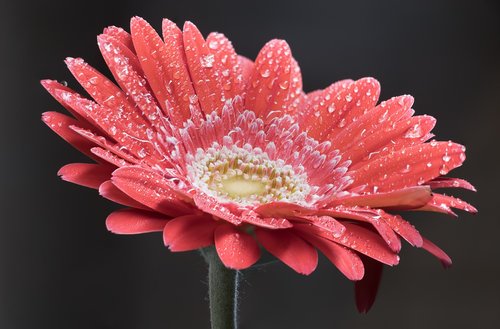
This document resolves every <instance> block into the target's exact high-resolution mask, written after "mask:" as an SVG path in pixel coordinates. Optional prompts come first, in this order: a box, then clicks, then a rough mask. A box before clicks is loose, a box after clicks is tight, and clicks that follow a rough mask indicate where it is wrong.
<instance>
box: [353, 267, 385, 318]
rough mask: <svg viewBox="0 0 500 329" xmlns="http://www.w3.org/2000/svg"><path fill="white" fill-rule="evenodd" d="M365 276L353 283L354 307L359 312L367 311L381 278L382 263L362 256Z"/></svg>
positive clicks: (375, 295) (373, 299)
mask: <svg viewBox="0 0 500 329" xmlns="http://www.w3.org/2000/svg"><path fill="white" fill-rule="evenodd" d="M363 263H364V265H365V276H364V277H363V279H362V280H360V281H357V282H355V283H354V291H355V299H356V307H357V309H358V312H360V313H368V311H369V310H370V308H371V307H372V305H373V303H374V302H375V298H376V297H377V292H378V288H379V285H380V281H381V279H382V270H383V265H382V263H379V262H376V261H374V260H372V259H370V258H367V257H364V259H363Z"/></svg>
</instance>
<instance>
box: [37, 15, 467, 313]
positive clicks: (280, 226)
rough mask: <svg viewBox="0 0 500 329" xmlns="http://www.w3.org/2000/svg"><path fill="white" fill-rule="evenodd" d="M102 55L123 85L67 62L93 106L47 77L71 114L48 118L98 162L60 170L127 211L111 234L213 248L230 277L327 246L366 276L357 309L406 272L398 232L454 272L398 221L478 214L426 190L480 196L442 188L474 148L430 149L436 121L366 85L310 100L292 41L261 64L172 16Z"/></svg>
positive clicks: (269, 51)
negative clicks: (406, 213)
mask: <svg viewBox="0 0 500 329" xmlns="http://www.w3.org/2000/svg"><path fill="white" fill-rule="evenodd" d="M98 44H99V48H100V50H101V52H102V55H103V56H104V59H105V61H106V63H107V65H108V66H109V68H110V70H111V73H112V74H113V76H114V78H115V80H116V82H117V84H118V86H117V85H115V84H114V83H113V82H111V81H110V80H108V79H107V78H106V77H105V76H104V75H102V74H100V73H99V72H97V71H96V70H95V69H93V68H92V67H90V66H89V65H88V64H86V63H85V62H84V61H83V60H82V59H74V58H68V59H67V60H66V64H67V65H68V67H69V69H70V71H71V72H72V73H73V75H74V76H75V78H76V79H77V80H78V82H79V83H80V84H81V85H82V86H83V87H84V88H85V90H86V91H87V92H88V93H89V95H90V96H91V97H92V98H93V99H94V100H93V101H92V100H89V99H87V98H84V97H83V96H80V95H79V94H77V93H76V92H74V91H72V90H70V89H69V88H67V87H66V86H64V85H62V84H60V83H58V82H56V81H52V80H44V81H42V84H43V86H44V87H45V88H46V89H47V90H48V91H49V92H50V93H51V94H52V96H54V97H55V98H56V99H57V100H58V101H59V102H60V103H61V104H62V105H63V106H64V107H65V108H66V109H67V110H68V111H70V112H71V114H73V116H74V118H71V117H68V116H65V115H63V114H60V113H57V112H47V113H44V115H43V120H44V122H45V123H47V125H48V126H49V127H50V128H51V129H53V130H54V131H55V132H56V133H57V134H58V135H60V136H61V137H62V138H64V139H65V140H66V141H68V142H69V143H71V144H72V145H73V146H75V147H76V148H77V149H79V150H80V151H82V152H83V153H85V154H87V155H88V156H89V157H91V158H92V159H94V160H95V161H96V163H93V164H87V163H73V164H69V165H66V166H64V167H63V168H61V170H60V171H59V175H61V176H62V178H63V179H64V180H67V181H70V182H73V183H76V184H80V185H83V186H87V187H91V188H95V189H98V190H99V193H100V194H101V195H102V196H104V197H105V198H108V199H110V200H112V201H114V202H117V203H119V204H122V205H125V206H127V207H129V208H126V209H123V210H119V211H116V212H114V213H112V214H111V215H109V217H108V218H107V221H106V225H107V227H108V229H109V230H110V231H112V232H114V233H118V234H138V233H146V232H154V231H162V232H163V239H164V242H165V245H166V246H168V247H169V248H170V250H171V251H187V250H195V249H200V248H203V247H207V246H210V245H213V244H215V248H216V250H217V253H218V255H219V257H220V259H221V260H222V262H223V263H224V264H225V266H227V267H229V268H232V269H244V268H247V267H249V266H251V265H253V264H254V263H255V262H256V261H257V260H258V259H259V257H260V253H261V251H260V247H259V245H261V246H263V247H264V248H265V249H266V250H267V251H269V252H270V253H271V254H273V255H274V256H276V257H277V258H278V259H280V260H281V261H282V262H283V263H285V264H287V265H288V266H290V267H291V268H292V269H294V270H295V271H297V272H298V273H301V274H310V273H311V272H313V271H314V269H315V268H316V265H317V261H318V255H317V250H319V251H321V252H322V253H323V254H324V255H325V256H326V257H327V258H328V259H329V260H330V261H331V262H332V263H333V264H334V265H335V266H336V267H337V268H338V269H339V270H340V271H341V272H342V273H343V274H344V275H345V276H346V277H347V278H349V279H351V280H355V281H358V284H357V292H356V296H357V300H358V308H359V309H360V310H362V311H366V310H367V309H368V308H369V306H370V305H371V303H372V302H373V298H374V294H375V291H376V287H377V284H378V279H379V278H380V273H381V270H382V266H381V265H382V264H387V265H396V264H397V263H398V261H399V257H398V252H399V251H400V248H401V241H400V237H402V238H403V239H404V240H406V241H407V242H409V243H410V244H411V245H413V246H415V247H422V248H423V249H425V250H427V251H429V252H430V253H431V254H433V255H435V256H436V257H438V258H439V260H440V261H441V262H442V263H443V264H444V265H445V266H447V265H450V264H451V260H450V258H449V257H448V256H447V255H446V254H445V253H444V252H443V251H442V250H441V249H439V248H438V247H437V246H435V245H434V244H432V243H431V242H429V241H428V240H426V239H425V238H423V237H422V236H421V235H420V234H419V232H418V231H417V230H416V229H415V228H414V227H413V226H412V225H411V224H410V223H408V222H407V221H405V220H404V219H402V218H401V217H400V216H399V215H395V214H391V213H390V212H391V211H394V210H426V211H435V212H444V213H448V214H454V213H453V211H452V210H451V208H458V209H462V210H465V211H469V212H476V210H475V209H474V208H473V207H472V206H470V205H469V204H467V203H465V202H464V201H461V200H459V199H456V198H453V197H451V196H446V195H443V194H437V193H432V190H433V189H439V188H448V187H462V188H466V189H470V190H474V187H472V185H470V184H469V183H467V182H466V181H464V180H461V179H456V178H448V177H443V175H446V174H447V173H448V172H449V171H451V170H452V169H454V168H456V167H458V166H460V165H461V164H462V162H463V161H464V160H465V148H464V147H463V146H461V145H458V144H455V143H453V142H451V141H450V142H438V141H435V140H432V141H429V140H430V139H431V138H432V137H433V134H432V133H431V130H432V128H433V127H434V125H435V122H436V121H435V119H434V118H432V117H430V116H426V115H423V116H413V114H414V111H413V109H412V108H411V107H412V104H413V98H412V97H411V96H408V95H404V96H399V97H394V98H391V99H389V100H387V101H383V102H381V103H380V104H378V105H377V101H378V97H379V94H380V85H379V83H378V82H377V81H376V80H375V79H373V78H363V79H360V80H357V81H352V80H343V81H340V82H336V83H334V84H332V85H331V86H329V87H327V88H326V89H324V90H318V91H314V92H311V93H308V94H305V93H304V92H303V90H302V80H301V73H300V69H299V66H298V65H297V62H296V61H295V60H294V58H293V57H292V54H291V52H290V49H289V47H288V45H287V43H286V42H285V41H282V40H272V41H270V42H268V43H267V44H266V45H265V46H264V47H263V48H262V50H261V51H260V53H259V55H258V56H257V58H256V60H255V62H252V61H250V60H249V59H247V58H244V57H242V56H239V55H237V54H236V52H235V51H234V49H233V47H232V45H231V43H230V41H229V40H228V39H226V38H225V37H224V36H223V35H222V34H219V33H211V34H210V35H209V36H208V37H207V38H206V39H205V38H203V36H202V35H201V33H200V32H199V31H198V29H197V28H196V27H195V26H194V25H193V24H192V23H189V22H187V23H186V24H185V25H184V29H183V31H181V30H180V29H179V28H178V27H177V26H176V25H175V24H174V23H172V22H171V21H169V20H166V19H165V20H164V21H163V39H162V38H160V36H158V34H157V33H156V32H155V31H154V29H153V28H152V27H151V26H150V25H149V24H148V23H147V22H146V21H144V20H143V19H141V18H133V19H132V22H131V35H130V34H128V33H127V32H125V31H124V30H123V29H121V28H117V27H109V28H107V29H105V30H104V33H103V34H101V35H99V37H98ZM363 278H365V279H363ZM362 279H363V280H362ZM359 280H361V281H359Z"/></svg>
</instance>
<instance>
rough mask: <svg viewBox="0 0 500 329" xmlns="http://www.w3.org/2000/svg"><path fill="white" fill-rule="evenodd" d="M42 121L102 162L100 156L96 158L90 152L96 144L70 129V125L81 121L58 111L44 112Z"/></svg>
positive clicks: (82, 150)
mask: <svg viewBox="0 0 500 329" xmlns="http://www.w3.org/2000/svg"><path fill="white" fill-rule="evenodd" d="M42 121H43V122H44V123H45V124H46V125H47V126H48V127H49V128H50V129H52V130H53V131H54V132H55V133H56V134H58V135H59V136H60V137H61V138H62V139H64V140H65V141H66V142H68V143H69V144H71V146H73V147H74V148H76V149H77V150H78V151H80V152H82V153H83V154H85V155H87V156H89V157H90V158H92V159H96V161H98V162H101V160H100V159H99V158H96V157H95V156H94V155H93V154H92V153H91V152H90V149H91V148H92V147H94V146H95V144H94V143H92V142H90V141H88V140H87V139H85V138H83V137H82V136H80V135H79V134H77V133H76V132H74V131H73V130H72V129H70V126H72V125H78V124H80V122H79V121H77V120H75V119H73V118H70V117H68V116H66V115H64V114H61V113H58V112H45V113H43V114H42Z"/></svg>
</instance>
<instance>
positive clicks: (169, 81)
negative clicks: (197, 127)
mask: <svg viewBox="0 0 500 329" xmlns="http://www.w3.org/2000/svg"><path fill="white" fill-rule="evenodd" d="M165 24H166V23H165ZM130 26H131V30H132V39H133V42H134V46H135V49H136V50H137V56H138V57H139V60H140V62H141V66H142V68H143V70H144V74H145V75H146V77H147V80H148V83H149V85H150V86H151V90H152V91H153V93H154V95H155V96H156V99H157V100H158V103H159V106H160V107H161V108H162V109H163V112H164V113H166V114H167V115H168V116H169V117H170V119H171V121H172V122H173V123H174V124H175V125H176V126H178V127H181V126H182V124H183V122H184V121H186V120H187V119H189V118H190V115H191V111H190V108H189V105H188V104H186V101H185V100H180V99H179V96H180V95H179V94H178V93H186V92H188V93H189V95H188V96H191V97H192V96H193V95H194V90H193V88H192V86H191V81H190V80H189V77H188V74H187V69H186V63H185V60H184V58H183V57H182V56H180V54H182V52H183V47H182V43H180V42H179V41H180V40H179V37H180V35H179V34H176V33H175V32H177V33H180V30H178V29H177V30H175V28H177V27H176V26H175V28H172V30H171V34H170V35H169V39H168V40H167V43H168V45H167V44H165V43H164V42H163V41H162V40H161V38H160V36H159V35H158V34H157V33H156V31H155V30H154V29H153V28H152V27H151V25H149V24H148V23H147V22H146V21H145V20H144V19H142V18H139V17H134V18H132V20H131V23H130ZM167 29H168V28H167ZM169 51H172V52H173V53H172V54H170V53H169ZM171 60H175V62H172V61H171ZM181 76H182V80H183V81H182V82H181V81H178V80H179V79H180V78H181ZM183 95H184V94H183ZM167 103H168V104H170V106H173V108H174V109H173V110H170V109H169V108H168V107H167ZM193 103H194V104H196V105H194V104H193V105H192V106H195V107H196V106H197V102H193Z"/></svg>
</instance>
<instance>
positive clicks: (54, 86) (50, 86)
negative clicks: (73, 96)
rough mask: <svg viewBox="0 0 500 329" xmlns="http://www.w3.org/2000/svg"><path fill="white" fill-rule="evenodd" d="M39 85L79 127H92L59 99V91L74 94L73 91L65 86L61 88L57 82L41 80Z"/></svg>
mask: <svg viewBox="0 0 500 329" xmlns="http://www.w3.org/2000/svg"><path fill="white" fill-rule="evenodd" d="M40 83H41V84H42V86H43V87H44V88H45V89H46V90H47V91H48V92H49V93H50V95H51V96H52V97H54V98H55V100H56V101H58V102H59V104H61V105H62V106H64V108H65V109H66V110H68V112H69V113H71V115H72V116H73V117H75V118H76V119H77V120H78V122H79V126H80V127H83V128H86V129H90V128H91V127H92V125H90V124H89V123H88V122H87V120H86V119H85V118H84V117H83V116H81V115H80V114H79V113H78V112H76V111H75V110H73V109H72V108H71V106H69V104H67V103H66V101H65V100H64V99H63V98H62V97H61V93H60V91H66V92H69V93H75V91H73V90H72V89H70V88H68V87H66V86H63V85H62V84H60V83H59V82H57V81H55V80H42V81H40ZM56 91H58V92H57V93H56ZM47 113H50V112H47Z"/></svg>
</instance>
